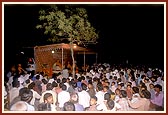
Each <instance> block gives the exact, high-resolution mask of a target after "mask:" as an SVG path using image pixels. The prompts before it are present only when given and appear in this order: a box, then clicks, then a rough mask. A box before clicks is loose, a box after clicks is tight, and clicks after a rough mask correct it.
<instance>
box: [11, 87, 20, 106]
mask: <svg viewBox="0 0 168 115" xmlns="http://www.w3.org/2000/svg"><path fill="white" fill-rule="evenodd" d="M17 96H19V88H16V87H14V88H12V89H11V90H10V91H9V99H10V103H11V102H12V101H13V99H14V98H16V97H17Z"/></svg>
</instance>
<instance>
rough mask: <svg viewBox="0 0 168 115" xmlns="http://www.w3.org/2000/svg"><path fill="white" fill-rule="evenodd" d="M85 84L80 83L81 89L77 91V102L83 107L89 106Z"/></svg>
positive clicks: (88, 96)
mask: <svg viewBox="0 0 168 115" xmlns="http://www.w3.org/2000/svg"><path fill="white" fill-rule="evenodd" d="M86 90H87V86H86V84H84V83H82V91H81V92H79V93H78V96H79V104H81V105H83V107H84V108H86V107H89V106H90V95H89V93H88V92H86Z"/></svg>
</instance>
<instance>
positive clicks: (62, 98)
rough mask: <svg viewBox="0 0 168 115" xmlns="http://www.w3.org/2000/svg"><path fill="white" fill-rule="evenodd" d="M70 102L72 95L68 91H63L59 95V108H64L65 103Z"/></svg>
mask: <svg viewBox="0 0 168 115" xmlns="http://www.w3.org/2000/svg"><path fill="white" fill-rule="evenodd" d="M69 100H70V94H69V93H68V92H67V91H61V92H60V93H59V94H58V103H59V107H63V106H64V103H65V102H67V101H69Z"/></svg>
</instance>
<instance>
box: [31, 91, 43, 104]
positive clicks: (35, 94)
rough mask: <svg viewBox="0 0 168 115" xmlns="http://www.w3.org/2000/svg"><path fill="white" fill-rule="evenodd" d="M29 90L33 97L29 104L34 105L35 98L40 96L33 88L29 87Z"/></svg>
mask: <svg viewBox="0 0 168 115" xmlns="http://www.w3.org/2000/svg"><path fill="white" fill-rule="evenodd" d="M31 91H32V92H33V98H32V100H31V101H30V104H31V105H34V102H35V99H40V98H41V96H40V95H39V94H38V93H37V92H36V91H34V90H33V89H31Z"/></svg>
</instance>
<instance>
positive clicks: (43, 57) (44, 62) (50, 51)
mask: <svg viewBox="0 0 168 115" xmlns="http://www.w3.org/2000/svg"><path fill="white" fill-rule="evenodd" d="M73 50H74V54H75V55H77V54H83V57H84V67H85V55H86V54H95V56H96V62H97V53H96V52H94V51H92V50H91V49H87V48H84V47H80V46H78V45H75V44H74V47H73ZM34 57H35V63H36V71H41V70H42V69H43V68H44V66H45V67H46V68H52V66H53V64H54V63H55V62H56V61H57V60H60V62H61V65H62V68H61V69H63V66H64V63H65V62H66V60H71V52H70V45H69V44H65V43H61V44H51V45H44V46H35V47H34Z"/></svg>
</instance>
